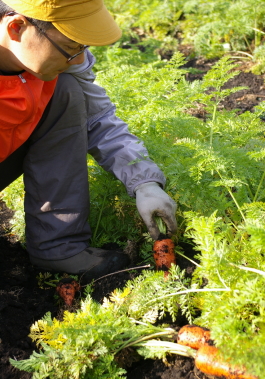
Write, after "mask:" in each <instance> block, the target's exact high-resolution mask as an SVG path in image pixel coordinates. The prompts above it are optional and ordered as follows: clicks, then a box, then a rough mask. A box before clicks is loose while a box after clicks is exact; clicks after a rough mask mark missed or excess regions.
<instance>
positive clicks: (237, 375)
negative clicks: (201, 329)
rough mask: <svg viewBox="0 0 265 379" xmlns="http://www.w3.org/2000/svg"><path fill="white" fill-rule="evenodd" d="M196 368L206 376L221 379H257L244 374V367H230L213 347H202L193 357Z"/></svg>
mask: <svg viewBox="0 0 265 379" xmlns="http://www.w3.org/2000/svg"><path fill="white" fill-rule="evenodd" d="M195 365H196V367H197V368H198V369H199V370H200V371H202V372H203V373H204V374H206V375H212V376H215V377H217V378H223V379H258V377H257V376H254V375H251V374H249V373H247V372H246V369H245V368H244V367H238V366H234V365H231V364H230V363H229V362H228V361H225V360H223V359H222V357H220V356H219V352H218V349H217V348H216V347H215V346H210V345H203V346H201V347H200V348H199V350H198V351H197V355H196V357H195Z"/></svg>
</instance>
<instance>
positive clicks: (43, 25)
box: [0, 0, 55, 34]
mask: <svg viewBox="0 0 265 379" xmlns="http://www.w3.org/2000/svg"><path fill="white" fill-rule="evenodd" d="M9 12H15V10H14V9H12V8H11V7H9V6H8V5H7V4H5V3H4V2H3V1H2V0H0V21H1V20H2V18H3V17H4V16H5V15H6V14H7V13H9ZM27 18H28V20H29V21H33V23H34V24H35V25H36V26H38V27H39V28H40V29H42V30H43V31H44V32H46V30H48V29H53V28H55V26H54V25H53V24H52V23H51V22H50V21H42V20H36V19H35V18H31V17H27ZM36 30H37V32H38V34H41V33H40V32H39V30H38V28H36Z"/></svg>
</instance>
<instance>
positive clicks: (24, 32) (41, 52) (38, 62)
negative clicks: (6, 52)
mask: <svg viewBox="0 0 265 379" xmlns="http://www.w3.org/2000/svg"><path fill="white" fill-rule="evenodd" d="M11 17H12V18H13V23H12V22H11V23H10V24H9V28H11V32H12V33H11V36H14V35H15V38H13V39H12V42H11V43H10V50H11V51H12V53H13V56H14V58H15V60H16V62H17V64H18V65H19V66H20V67H21V70H23V69H24V70H26V71H28V72H29V73H31V74H33V75H34V76H36V77H37V78H39V79H41V80H44V81H49V80H52V79H54V78H55V77H56V76H57V75H58V74H60V73H62V72H63V71H65V70H67V69H68V68H69V67H70V65H74V64H81V63H83V61H84V53H82V54H80V55H78V56H77V57H75V58H74V59H73V60H71V61H70V62H68V61H67V58H66V57H65V56H64V55H63V54H62V53H61V52H60V51H59V50H58V49H57V48H56V47H55V46H54V45H53V44H52V43H51V42H50V41H49V40H48V39H47V38H46V37H45V36H43V35H41V34H39V33H38V31H37V29H36V27H35V26H34V25H32V24H31V23H30V22H29V21H28V20H27V19H26V18H25V17H24V16H21V15H14V16H11ZM46 34H47V35H48V36H49V38H51V39H52V40H53V42H55V43H56V44H57V45H58V46H60V47H61V48H62V49H63V50H64V51H65V52H67V53H68V54H69V55H74V54H76V53H78V52H79V50H80V44H78V43H77V42H74V41H72V40H70V39H69V38H67V37H66V36H64V35H63V34H62V33H61V32H59V31H58V30H57V29H55V28H52V29H49V30H47V31H46Z"/></svg>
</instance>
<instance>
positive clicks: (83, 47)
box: [6, 12, 89, 62]
mask: <svg viewBox="0 0 265 379" xmlns="http://www.w3.org/2000/svg"><path fill="white" fill-rule="evenodd" d="M15 14H17V13H16V12H9V13H7V14H6V15H7V16H13V15H15ZM24 17H25V19H26V20H27V21H28V22H29V23H30V24H31V25H33V26H35V28H37V29H38V31H39V32H40V33H41V34H42V35H44V37H46V38H47V39H48V40H49V41H50V42H51V44H53V46H54V47H55V48H56V49H57V50H58V51H60V53H61V54H62V55H63V56H64V57H66V58H67V62H71V61H72V60H73V59H75V58H76V57H78V55H80V54H83V53H84V51H85V50H86V49H87V48H88V47H89V46H88V45H81V46H80V51H79V52H78V53H76V54H74V55H70V54H68V53H67V52H66V51H65V50H64V49H62V48H61V47H60V46H59V45H57V43H56V42H54V41H53V40H52V39H51V38H50V37H49V36H48V34H47V33H46V32H45V31H44V30H42V29H41V28H40V27H39V26H38V25H37V24H36V23H35V22H34V21H32V20H30V19H29V18H28V17H26V16H24Z"/></svg>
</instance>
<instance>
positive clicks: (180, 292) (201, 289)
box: [146, 287, 231, 304]
mask: <svg viewBox="0 0 265 379" xmlns="http://www.w3.org/2000/svg"><path fill="white" fill-rule="evenodd" d="M219 291H231V288H229V287H226V288H198V289H195V288H194V289H192V288H190V289H186V290H183V291H179V292H172V293H170V294H169V295H164V296H161V297H156V298H155V299H153V300H149V301H147V302H146V304H150V303H153V302H157V300H162V299H165V298H166V297H171V296H176V295H184V294H186V293H195V292H219Z"/></svg>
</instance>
